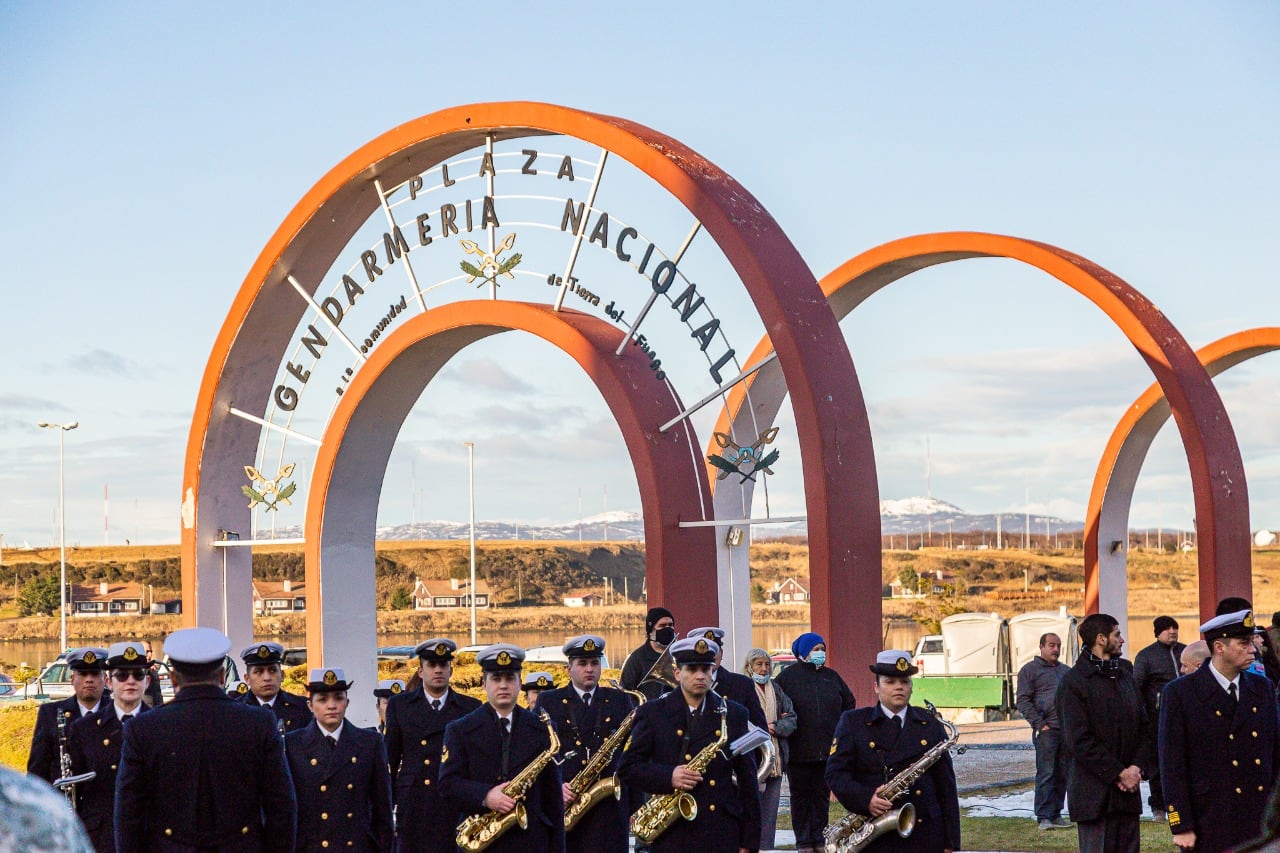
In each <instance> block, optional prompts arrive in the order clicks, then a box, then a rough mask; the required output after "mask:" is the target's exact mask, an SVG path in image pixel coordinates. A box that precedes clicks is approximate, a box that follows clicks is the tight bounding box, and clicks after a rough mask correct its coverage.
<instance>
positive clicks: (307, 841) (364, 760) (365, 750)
mask: <svg viewBox="0 0 1280 853" xmlns="http://www.w3.org/2000/svg"><path fill="white" fill-rule="evenodd" d="M284 747H285V754H286V755H287V756H288V758H289V772H290V774H291V775H292V776H293V790H294V793H295V794H296V795H297V798H298V844H297V848H296V849H298V850H306V851H320V850H330V849H338V850H354V851H366V853H374V851H381V850H390V849H391V845H392V843H393V841H394V833H393V831H392V827H391V776H390V775H389V774H388V773H387V750H386V747H385V746H383V744H382V737H381V736H380V735H378V734H377V733H376V732H370V731H368V730H366V729H360V728H356V727H355V726H353V725H350V724H344V725H343V726H342V729H341V730H340V731H339V732H338V745H337V746H335V747H330V746H329V742H328V741H327V740H326V739H325V733H324V732H322V731H320V726H319V725H318V724H317V723H316V722H315V720H312V721H311V724H310V725H308V726H307V727H306V728H305V729H302V730H301V731H297V732H290V733H289V734H288V735H286V736H285V739H284Z"/></svg>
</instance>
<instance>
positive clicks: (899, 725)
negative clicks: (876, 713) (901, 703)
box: [893, 714, 902, 731]
mask: <svg viewBox="0 0 1280 853" xmlns="http://www.w3.org/2000/svg"><path fill="white" fill-rule="evenodd" d="M893 727H894V728H895V729H897V730H898V731H902V718H901V717H899V716H898V715H897V714H894V715H893Z"/></svg>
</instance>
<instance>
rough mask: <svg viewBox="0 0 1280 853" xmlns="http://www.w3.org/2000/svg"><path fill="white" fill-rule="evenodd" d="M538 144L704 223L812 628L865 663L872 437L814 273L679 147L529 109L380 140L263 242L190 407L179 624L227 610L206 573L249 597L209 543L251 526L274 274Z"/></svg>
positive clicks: (749, 203) (237, 565)
mask: <svg viewBox="0 0 1280 853" xmlns="http://www.w3.org/2000/svg"><path fill="white" fill-rule="evenodd" d="M547 134H564V135H568V136H572V137H575V138H577V139H580V140H583V141H585V142H587V143H590V144H594V145H598V146H600V147H602V148H604V149H606V150H608V151H610V152H612V153H613V154H614V155H616V156H620V157H622V158H623V159H625V160H626V161H628V162H629V163H631V164H632V165H633V166H635V167H636V168H638V169H639V170H640V171H642V172H644V173H645V174H647V175H648V176H649V177H650V178H652V179H653V180H654V181H655V182H657V183H658V184H659V185H660V186H661V187H663V188H664V189H665V190H666V191H667V192H669V193H671V194H672V195H673V196H674V197H675V198H677V199H679V200H680V202H681V203H683V204H684V206H685V207H686V208H687V209H688V210H689V211H690V212H691V213H692V214H693V215H694V216H695V217H696V218H697V219H698V220H699V221H700V222H701V223H702V226H703V228H704V230H705V231H706V232H707V233H708V235H709V236H711V237H712V239H714V241H715V242H716V244H717V246H718V247H719V248H720V250H721V251H722V252H723V253H724V254H725V256H726V258H727V259H728V261H729V263H730V264H731V265H732V266H733V268H734V270H735V271H736V273H737V274H738V276H739V278H740V279H741V280H742V282H743V284H744V286H745V287H746V289H747V292H748V294H749V295H750V297H751V299H752V301H753V304H754V306H755V308H756V310H757V312H758V314H759V315H760V317H761V318H762V320H763V321H764V324H765V327H766V328H767V329H769V333H770V335H771V338H772V341H773V346H774V347H775V348H776V350H777V353H778V361H779V364H780V367H781V372H782V374H783V375H784V376H785V380H786V385H787V388H788V391H789V393H790V394H791V396H792V399H793V407H794V410H795V413H796V425H797V432H798V436H799V438H800V443H801V457H802V458H801V465H802V469H803V473H804V483H805V498H806V505H807V509H808V517H809V537H810V573H811V582H812V584H813V587H814V591H815V596H814V603H813V605H812V613H813V621H814V623H815V625H819V626H823V627H825V628H827V630H828V631H829V632H830V633H831V634H832V635H833V636H831V637H829V645H831V646H833V649H832V651H833V652H834V653H835V656H836V658H837V659H841V660H849V661H852V660H861V659H866V658H868V657H869V656H870V655H873V654H874V653H875V651H876V650H878V649H879V646H880V632H879V619H878V616H879V590H880V582H879V574H880V548H879V544H880V543H879V537H878V535H877V530H878V528H877V526H876V524H877V520H878V512H879V497H878V491H877V486H876V476H875V468H874V465H871V464H869V462H868V460H870V459H871V453H872V448H871V436H870V429H869V426H868V423H867V418H866V411H865V407H864V405H863V401H862V395H861V389H860V388H859V386H858V383H857V378H856V375H855V373H854V368H853V362H852V360H851V358H850V356H849V352H848V348H847V347H846V346H845V342H844V338H843V337H842V335H841V334H840V329H839V325H838V323H837V322H836V320H835V318H834V317H833V316H832V314H831V311H830V309H829V308H828V306H827V301H826V299H825V298H824V296H823V293H822V291H821V290H820V289H819V288H818V285H817V282H816V280H815V278H814V276H813V273H812V272H811V271H810V270H809V268H808V266H807V265H806V264H805V262H804V260H803V259H802V258H801V257H800V255H799V253H798V252H797V251H796V249H795V247H794V246H793V245H792V244H791V242H790V240H788V239H787V237H786V235H785V234H784V233H783V231H782V229H781V228H779V227H778V225H777V223H776V222H775V221H774V220H773V218H772V217H771V216H770V215H769V213H768V212H767V211H766V210H765V209H764V207H763V206H762V205H761V204H760V203H759V202H758V201H757V200H756V199H755V198H754V197H753V196H752V195H751V194H750V193H749V192H747V191H746V189H745V188H743V187H742V186H741V185H740V184H738V182H737V181H735V180H734V179H733V178H732V177H731V176H729V175H728V174H726V173H725V172H724V171H723V170H722V169H720V168H718V167H717V166H716V165H715V164H714V163H711V162H710V161H708V160H707V159H706V158H704V157H702V156H701V155H700V154H698V153H697V152H696V151H694V150H693V149H691V148H689V147H688V146H686V145H684V144H682V143H681V142H679V141H677V140H675V139H672V138H671V137H668V136H666V135H664V134H661V133H658V132H657V131H654V130H652V129H650V128H647V127H644V126H642V125H640V124H637V123H635V122H631V121H628V120H626V119H621V118H616V117H613V116H606V115H598V114H594V113H588V112H583V111H580V110H573V109H569V108H566V107H560V106H555V105H550V104H538V103H526V102H511V103H492V104H477V105H472V106H465V107H455V108H450V109H446V110H441V111H439V112H436V113H432V114H430V115H427V116H423V117H421V118H418V119H415V120H413V121H410V122H407V123H406V124H403V125H401V126H399V127H397V128H394V129H392V130H390V131H388V132H387V133H385V134H383V135H381V136H379V137H378V138H376V139H374V140H373V141H371V142H369V143H368V144H366V145H364V146H363V147H361V148H360V149H358V150H357V151H355V152H354V153H352V154H351V155H350V156H348V157H347V158H346V159H344V160H343V161H342V162H341V163H339V164H338V165H336V166H335V167H334V168H333V169H332V170H330V171H329V173H328V174H326V175H325V176H324V177H323V178H321V179H320V181H319V182H317V183H316V185H315V186H314V187H312V188H311V190H309V191H308V192H307V193H306V195H305V196H303V198H302V199H301V200H300V201H299V202H298V204H297V205H296V206H295V207H294V208H293V210H292V211H290V213H289V214H288V215H287V216H286V217H285V219H284V221H283V222H282V223H281V225H280V226H279V228H278V229H277V230H276V232H275V233H274V234H273V235H272V237H271V238H270V240H269V241H268V242H267V245H266V246H265V247H264V249H263V250H262V252H261V254H260V255H259V256H258V259H257V260H256V261H255V263H254V265H253V267H252V268H251V269H250V271H249V274H248V275H247V276H246V278H245V281H244V283H243V284H242V285H241V287H240V290H239V291H238V293H237V295H236V297H235V300H234V301H233V303H232V306H231V308H230V310H229V312H228V314H227V318H226V320H225V321H224V323H223V325H222V327H221V329H220V331H219V333H218V336H217V339H216V341H215V343H214V346H213V351H212V353H211V355H210V358H209V360H208V363H207V366H206V369H205V373H204V376H203V379H202V382H201V386H200V390H199V394H198V396H197V399H196V404H195V411H194V415H193V418H192V425H191V430H190V433H189V437H188V444H187V454H186V461H185V465H184V472H183V494H182V499H183V504H182V507H183V512H182V519H183V521H182V524H183V527H182V567H183V569H182V572H183V581H182V589H183V600H184V611H183V612H184V619H185V620H186V621H187V623H188V624H211V621H210V620H211V619H212V618H213V616H214V614H221V613H223V612H224V611H223V610H221V609H219V607H218V606H217V605H216V603H214V602H212V601H209V598H210V596H209V595H206V594H202V590H203V589H205V588H208V589H221V588H222V587H219V586H217V578H218V571H219V565H220V564H219V560H222V561H224V562H223V563H222V565H223V566H225V567H226V568H225V570H224V574H226V575H227V576H228V577H235V578H237V579H238V580H237V581H236V583H237V584H238V586H237V595H239V594H242V592H241V591H243V590H244V588H245V587H246V585H247V577H248V565H249V561H248V556H249V555H248V553H247V549H235V550H234V551H232V550H230V549H228V550H225V551H222V553H219V549H217V548H216V547H215V546H214V542H215V538H216V536H217V530H218V529H219V528H225V529H235V530H247V529H249V521H250V516H249V511H248V510H247V509H246V508H245V507H244V500H243V498H242V496H241V495H240V492H239V487H240V485H241V482H242V471H241V470H240V467H239V466H242V465H243V464H244V460H248V459H252V458H253V457H254V455H255V451H256V448H257V442H258V435H259V428H258V426H257V425H255V424H253V423H251V422H248V421H245V420H242V419H239V418H236V417H234V416H232V415H230V413H229V409H230V408H231V407H232V406H234V407H236V408H238V409H240V410H243V411H246V412H250V413H255V412H259V413H260V412H263V411H266V409H267V407H268V405H269V398H270V394H271V390H272V386H273V384H274V382H275V372H276V371H277V370H278V365H279V364H280V363H281V361H282V359H283V356H284V353H285V352H286V350H287V347H288V346H289V343H290V338H291V337H292V335H293V332H294V329H295V328H296V327H297V324H298V322H299V321H300V320H301V318H302V317H303V314H304V312H305V311H306V310H307V306H306V304H305V303H304V302H303V301H302V300H300V299H298V298H297V295H296V294H295V293H291V292H290V290H291V288H290V287H289V285H288V284H286V283H285V279H286V276H292V277H293V278H294V279H295V280H296V281H297V282H298V284H299V286H300V287H301V288H302V290H304V291H305V292H307V293H310V294H314V293H315V291H316V288H317V287H318V286H319V284H320V281H321V278H322V276H323V275H324V274H325V272H326V271H327V270H328V269H329V268H330V266H331V265H332V263H333V261H334V260H335V258H336V257H337V255H338V253H339V252H340V251H342V249H343V247H344V246H345V245H346V244H347V241H348V240H349V238H350V237H351V236H352V235H353V234H354V233H355V232H356V231H357V230H358V229H359V227H360V226H361V225H362V224H363V223H364V222H366V221H367V220H368V219H369V217H370V216H371V215H373V214H374V213H375V211H376V210H377V207H378V203H379V202H378V197H377V193H376V190H375V189H374V187H373V182H374V180H375V179H378V180H381V182H382V183H383V185H385V186H396V185H398V184H400V183H402V182H403V181H405V180H407V179H408V178H410V177H411V176H413V175H417V174H420V173H421V172H423V171H425V170H426V169H428V168H431V167H432V166H435V165H437V164H438V163H440V162H442V161H444V160H446V159H448V158H449V157H451V156H453V155H455V154H458V153H460V152H463V151H466V150H469V149H472V148H475V147H477V146H479V145H481V144H483V143H484V141H485V139H486V136H488V135H492V136H493V138H494V139H495V140H499V141H501V140H506V139H514V138H523V137H530V136H539V135H547ZM653 544H654V543H650V546H651V547H652V546H653ZM651 583H652V581H651ZM243 594H246V595H247V592H243ZM852 600H860V601H865V602H867V605H866V606H867V617H868V618H864V619H859V620H852V621H853V623H854V624H852V625H849V624H848V623H849V621H850V620H847V619H844V618H842V617H845V616H847V612H846V611H845V610H844V608H845V607H846V604H845V603H846V602H848V601H852ZM873 610H874V613H872V612H871V611H873ZM872 616H874V617H877V618H874V619H872V618H870V617H872ZM855 646H856V647H857V648H856V653H855Z"/></svg>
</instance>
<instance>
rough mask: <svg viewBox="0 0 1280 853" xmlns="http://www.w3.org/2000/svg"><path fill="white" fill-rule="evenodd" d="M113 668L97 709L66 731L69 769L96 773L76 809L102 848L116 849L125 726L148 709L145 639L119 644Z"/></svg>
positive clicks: (80, 787) (110, 660)
mask: <svg viewBox="0 0 1280 853" xmlns="http://www.w3.org/2000/svg"><path fill="white" fill-rule="evenodd" d="M104 657H105V659H106V661H107V667H108V670H109V671H110V673H111V686H112V687H113V688H114V689H113V690H112V691H111V695H110V697H109V698H108V699H107V701H104V702H102V703H101V706H100V707H99V708H98V710H97V711H94V712H93V713H92V714H88V715H87V716H84V717H81V718H80V719H78V720H76V721H75V723H73V724H72V726H71V729H70V731H69V732H68V737H67V740H68V743H69V747H70V751H71V772H72V773H73V774H75V775H77V776H78V775H80V774H81V773H87V772H89V771H91V770H92V771H93V772H94V774H95V775H94V777H93V778H92V779H90V780H89V781H87V782H80V783H78V784H77V785H76V814H78V815H79V816H80V821H81V822H82V823H83V824H84V828H85V830H86V831H87V832H88V833H89V839H90V840H91V841H92V842H93V849H94V850H96V851H98V853H114V851H115V849H116V838H115V824H114V823H113V815H114V811H115V803H116V771H117V769H118V767H119V765H120V744H121V741H122V739H123V737H124V735H123V729H124V725H125V723H127V722H132V720H133V718H134V716H135V715H137V714H141V713H142V712H144V711H148V710H150V709H149V708H148V707H147V706H146V705H145V704H144V703H143V701H142V699H143V696H144V695H145V693H146V689H147V682H148V681H149V680H150V677H149V676H148V675H147V673H148V672H149V671H150V666H149V662H148V661H147V652H146V648H145V647H144V646H143V645H142V643H138V642H128V643H116V644H114V645H113V646H111V648H110V649H109V650H108V651H107V654H106V655H105V656H104Z"/></svg>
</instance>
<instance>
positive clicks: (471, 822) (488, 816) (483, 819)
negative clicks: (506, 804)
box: [454, 710, 560, 853]
mask: <svg viewBox="0 0 1280 853" xmlns="http://www.w3.org/2000/svg"><path fill="white" fill-rule="evenodd" d="M538 718H539V719H540V720H542V723H543V725H545V726H546V727H547V734H548V735H550V736H551V745H550V746H548V747H547V749H546V750H545V751H544V752H541V753H539V754H538V756H537V757H536V758H534V759H533V761H530V762H529V763H528V764H526V765H525V767H524V769H523V770H521V771H520V772H519V773H518V774H516V776H515V777H514V778H513V779H512V780H511V781H510V782H508V783H507V784H506V785H504V786H503V788H502V793H504V794H506V795H507V796H508V797H510V798H511V799H513V800H515V801H516V806H515V808H513V809H512V810H511V811H509V812H507V813H506V814H502V813H501V812H497V811H494V810H492V809H490V810H489V811H486V812H482V813H481V814H475V815H471V816H470V817H468V818H467V819H466V820H464V821H463V822H462V823H460V824H458V834H457V837H456V838H455V839H454V840H455V841H456V842H457V844H458V846H459V847H461V848H462V849H463V850H466V851H467V853H476V851H479V850H483V849H485V848H486V847H488V846H489V845H490V844H492V843H493V842H494V841H496V840H498V838H499V837H501V836H502V835H503V833H505V832H506V831H507V830H509V829H511V827H513V826H515V825H517V824H519V825H520V828H521V829H528V828H529V813H528V811H527V810H526V808H525V804H524V798H525V795H527V794H528V793H529V789H530V788H532V787H533V783H534V780H535V779H537V778H538V774H539V773H541V772H542V770H543V768H544V767H546V766H547V765H548V764H550V763H551V760H552V759H554V758H555V757H556V753H557V752H559V751H560V738H558V737H557V736H556V727H555V725H554V724H553V723H552V722H551V718H550V717H548V716H547V712H546V711H541V710H540V711H538Z"/></svg>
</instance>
